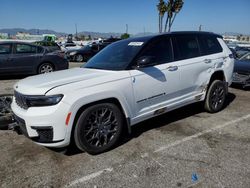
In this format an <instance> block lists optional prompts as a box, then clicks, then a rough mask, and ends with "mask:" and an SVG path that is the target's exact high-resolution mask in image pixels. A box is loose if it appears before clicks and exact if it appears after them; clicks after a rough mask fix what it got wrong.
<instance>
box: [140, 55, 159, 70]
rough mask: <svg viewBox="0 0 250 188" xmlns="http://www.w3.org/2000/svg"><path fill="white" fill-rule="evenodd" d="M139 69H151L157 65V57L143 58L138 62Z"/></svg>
mask: <svg viewBox="0 0 250 188" xmlns="http://www.w3.org/2000/svg"><path fill="white" fill-rule="evenodd" d="M136 63H137V67H138V68H142V67H149V66H153V65H155V57H154V56H142V57H140V58H139V59H137V61H136Z"/></svg>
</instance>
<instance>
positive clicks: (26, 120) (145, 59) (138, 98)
mask: <svg viewBox="0 0 250 188" xmlns="http://www.w3.org/2000/svg"><path fill="white" fill-rule="evenodd" d="M233 67H234V59H233V55H232V54H231V51H230V50H229V48H228V47H227V45H226V44H225V43H224V42H223V40H222V37H221V36H219V35H216V34H213V33H207V32H172V33H167V34H163V35H155V36H147V37H141V38H130V39H127V40H122V41H119V42H115V43H113V44H111V45H109V46H107V47H106V48H104V49H103V50H102V51H101V52H99V53H98V54H97V55H95V56H94V57H93V58H91V59H90V60H89V61H88V62H87V64H85V65H83V66H82V67H81V68H74V69H70V70H64V71H58V72H54V73H48V74H44V75H38V76H32V77H28V78H26V79H23V80H21V81H19V82H18V83H17V84H16V85H15V86H14V89H15V94H14V100H13V103H12V110H13V112H14V114H15V118H16V120H17V124H16V126H15V128H16V129H17V128H18V129H19V130H20V131H21V132H22V133H23V134H25V135H26V136H27V137H29V138H31V139H32V140H34V141H35V142H37V143H39V144H41V145H44V146H47V147H57V148H58V147H65V146H68V145H69V144H70V142H71V141H73V142H74V143H75V144H76V146H77V147H78V148H79V149H81V150H85V151H87V152H88V153H91V154H97V153H101V152H104V151H107V150H109V149H110V148H112V147H114V145H115V144H116V143H117V142H118V140H119V138H120V137H121V133H122V131H124V130H126V129H127V130H129V131H130V130H131V129H130V128H131V126H132V125H135V124H136V123H138V122H141V121H144V120H146V119H148V118H151V117H154V116H157V115H160V114H163V113H166V112H168V111H171V110H173V109H176V108H180V107H182V106H185V105H187V104H190V103H194V102H198V101H204V107H205V109H206V110H207V111H208V112H211V113H214V112H218V111H219V110H221V109H222V108H223V105H224V102H225V99H226V95H227V88H228V85H230V84H231V82H232V72H233Z"/></svg>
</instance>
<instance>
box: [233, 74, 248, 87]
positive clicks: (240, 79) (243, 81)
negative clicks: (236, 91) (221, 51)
mask: <svg viewBox="0 0 250 188" xmlns="http://www.w3.org/2000/svg"><path fill="white" fill-rule="evenodd" d="M233 84H239V85H243V86H244V87H248V86H250V75H247V74H239V73H233Z"/></svg>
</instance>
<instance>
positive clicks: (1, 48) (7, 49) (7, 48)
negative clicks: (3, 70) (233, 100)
mask: <svg viewBox="0 0 250 188" xmlns="http://www.w3.org/2000/svg"><path fill="white" fill-rule="evenodd" d="M10 53H11V44H0V54H10Z"/></svg>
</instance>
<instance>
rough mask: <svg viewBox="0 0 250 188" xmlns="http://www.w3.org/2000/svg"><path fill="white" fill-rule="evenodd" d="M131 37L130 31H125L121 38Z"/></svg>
mask: <svg viewBox="0 0 250 188" xmlns="http://www.w3.org/2000/svg"><path fill="white" fill-rule="evenodd" d="M129 37H130V35H129V34H128V33H123V34H122V35H121V39H127V38H129Z"/></svg>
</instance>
